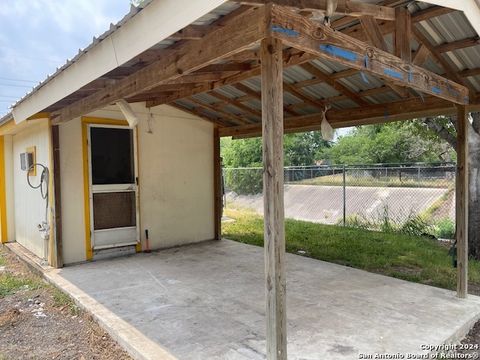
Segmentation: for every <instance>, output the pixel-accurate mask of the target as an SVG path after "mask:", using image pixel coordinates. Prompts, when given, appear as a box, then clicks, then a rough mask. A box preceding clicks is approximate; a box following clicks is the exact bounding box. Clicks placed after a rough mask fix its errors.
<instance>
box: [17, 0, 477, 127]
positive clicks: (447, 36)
mask: <svg viewBox="0 0 480 360" xmlns="http://www.w3.org/2000/svg"><path fill="white" fill-rule="evenodd" d="M366 2H371V3H378V2H379V1H377V0H367V1H366ZM406 3H408V4H409V9H410V11H411V12H416V11H420V10H424V9H426V8H428V7H430V6H431V5H429V4H427V3H422V2H406ZM240 6H241V5H240V4H238V3H235V2H226V3H224V4H223V5H221V6H220V7H218V8H216V9H215V10H213V11H212V12H210V13H209V14H207V15H205V16H202V17H201V18H199V19H198V20H196V21H195V22H193V23H192V24H193V25H209V24H211V23H212V22H214V21H216V20H218V19H219V18H220V17H222V16H225V15H227V14H229V13H230V12H232V11H234V10H236V9H238V8H239V7H240ZM147 7H148V5H147ZM140 11H142V10H141V9H139V8H135V7H132V8H131V10H130V13H129V14H127V15H126V16H125V17H124V18H123V19H122V20H120V21H119V22H118V23H117V24H116V25H112V26H111V27H110V29H109V30H108V31H107V32H105V33H104V34H102V35H101V36H99V37H98V38H95V39H94V40H93V42H92V44H90V45H89V46H88V47H87V48H85V49H83V50H80V51H79V53H78V54H77V55H76V56H75V57H74V58H73V59H72V60H69V61H67V63H66V64H65V65H64V66H62V67H61V68H59V69H58V70H57V71H56V72H55V74H53V75H50V76H49V77H48V78H47V79H46V80H45V81H44V82H42V83H41V84H40V85H38V86H37V87H36V88H35V89H34V90H33V91H36V90H38V89H39V88H41V87H42V86H43V85H45V84H46V83H48V81H50V80H51V79H52V78H53V77H55V76H56V75H57V74H58V73H60V72H61V71H63V70H65V69H66V68H68V67H69V66H70V65H71V64H73V63H74V62H75V61H76V60H78V59H79V58H80V57H81V56H82V55H83V54H85V53H87V52H88V51H89V50H90V49H91V48H92V47H93V46H95V45H97V44H98V43H99V42H101V41H103V40H104V39H105V38H107V37H108V36H109V35H111V34H112V33H113V32H114V31H115V30H116V29H118V28H120V27H121V26H122V25H123V24H124V23H126V22H127V21H128V20H129V19H131V18H132V17H134V16H135V15H136V14H138V13H139V12H140ZM337 18H340V16H335V19H337ZM415 26H417V27H418V29H419V30H420V31H421V32H422V33H423V34H424V35H425V36H426V37H427V39H429V40H430V41H431V42H432V44H434V45H441V44H444V43H446V42H453V41H457V40H462V39H466V38H470V37H474V36H477V34H476V32H475V30H474V29H473V28H472V26H471V25H470V24H469V22H468V20H467V18H466V17H465V16H464V14H463V13H461V12H458V11H454V12H451V13H449V14H445V15H442V16H439V17H436V18H431V19H428V20H425V21H422V22H420V23H417V24H416V25H415ZM385 41H386V43H387V46H388V47H389V49H390V50H392V49H393V37H392V35H391V34H390V35H387V36H385ZM176 42H177V41H176V40H174V39H172V38H168V39H165V40H163V41H161V42H159V43H158V44H157V45H155V46H154V47H153V48H154V49H163V48H168V47H169V46H171V45H172V44H175V43H176ZM417 47H418V44H417V42H416V41H412V48H413V49H417ZM442 56H444V57H445V58H446V60H447V61H448V62H449V63H451V64H452V67H453V68H454V69H455V70H458V71H461V70H464V69H474V68H480V45H477V46H472V47H469V48H466V49H461V50H455V51H451V52H448V53H445V54H443V55H442ZM311 63H312V64H313V65H314V66H316V67H318V68H319V69H321V70H322V71H324V72H325V73H328V74H332V73H337V72H341V71H344V70H347V69H348V68H347V67H346V66H343V65H341V64H338V63H335V62H332V61H329V60H326V59H316V60H313V61H311ZM423 66H424V67H425V68H426V69H428V70H430V71H433V72H436V73H439V74H443V73H444V70H443V69H442V68H441V67H440V66H439V65H438V64H437V63H436V62H434V61H433V60H432V59H431V58H428V59H427V60H426V62H425V64H423ZM313 78H314V76H313V75H312V74H310V73H309V72H307V71H305V70H304V69H303V68H301V67H299V66H293V67H290V68H287V69H285V70H284V81H285V82H287V83H289V84H296V83H301V82H302V81H307V80H310V79H313ZM336 81H338V82H339V83H341V84H342V85H344V86H345V87H347V88H348V89H350V90H351V91H354V92H362V91H368V90H372V89H377V88H382V87H385V83H384V82H383V81H382V80H381V79H379V78H376V77H373V76H371V75H369V74H367V73H357V74H355V75H352V76H349V77H347V78H342V79H338V80H336ZM468 81H470V82H471V83H472V85H474V86H475V88H476V89H477V90H479V89H480V76H475V77H470V78H469V80H468ZM242 84H243V85H246V86H248V87H249V88H251V89H252V90H254V91H256V92H260V91H261V84H260V77H255V78H252V79H248V80H244V81H242ZM215 91H217V92H218V93H219V94H222V95H224V96H227V97H228V98H231V99H236V98H238V97H242V96H244V95H245V94H244V93H243V92H242V91H240V90H238V89H236V88H235V87H233V86H225V87H222V88H220V89H216V90H215ZM300 92H302V93H304V94H305V95H306V96H309V97H312V98H314V99H318V100H322V99H329V98H334V97H340V96H341V95H342V94H341V93H340V92H339V91H338V90H336V89H334V88H333V87H332V86H330V85H327V84H325V83H317V84H313V85H310V86H307V87H304V88H302V89H301V90H300ZM28 96H29V95H27V96H26V97H28ZM26 97H24V98H23V99H25V98H26ZM193 98H194V99H196V100H198V101H200V102H203V103H205V104H215V103H218V102H220V100H219V99H217V98H215V97H213V96H211V95H208V94H197V95H194V96H193ZM23 99H22V100H23ZM364 99H365V100H366V101H369V102H371V103H372V104H381V103H388V102H392V101H397V100H399V99H400V97H399V96H398V95H397V94H395V93H394V92H393V91H387V92H385V93H382V94H380V93H375V94H371V95H369V96H365V97H364ZM22 100H21V101H22ZM284 101H285V105H287V106H289V105H299V104H302V100H301V99H299V98H298V97H297V96H295V95H293V94H290V93H288V92H287V91H285V92H284ZM176 103H177V104H179V105H181V106H186V107H187V108H189V109H193V108H196V107H197V105H196V104H193V103H191V102H189V101H188V99H185V100H178V101H176ZM243 104H244V105H246V106H249V107H251V108H252V109H255V110H258V111H259V110H260V109H261V103H260V102H259V101H258V99H255V98H249V99H247V100H245V101H243ZM332 106H333V107H334V108H338V109H348V108H354V107H357V106H358V105H357V104H356V103H355V102H354V101H352V100H351V99H349V98H346V97H344V98H339V99H336V101H335V103H334V104H333V105H332ZM222 110H224V111H231V112H232V114H238V113H239V109H238V108H236V107H233V106H230V105H228V106H227V105H226V106H223V107H222ZM202 111H204V113H207V114H210V115H214V116H215V117H217V118H218V117H220V118H221V116H220V115H219V114H218V113H216V112H214V111H212V110H209V109H204V110H202ZM318 111H319V109H318V108H317V107H314V106H312V105H302V106H296V107H295V112H296V113H298V114H311V113H317V112H318ZM243 116H244V117H245V118H249V119H255V118H254V117H251V115H250V114H248V115H246V114H245V115H243Z"/></svg>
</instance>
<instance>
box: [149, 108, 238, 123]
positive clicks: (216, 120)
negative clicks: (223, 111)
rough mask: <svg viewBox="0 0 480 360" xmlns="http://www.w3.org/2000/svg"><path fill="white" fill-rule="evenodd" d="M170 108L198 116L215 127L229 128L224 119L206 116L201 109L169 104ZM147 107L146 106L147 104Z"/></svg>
mask: <svg viewBox="0 0 480 360" xmlns="http://www.w3.org/2000/svg"><path fill="white" fill-rule="evenodd" d="M169 105H170V106H172V107H174V108H177V109H179V110H182V111H185V112H187V113H189V114H192V115H194V116H198V117H199V118H202V119H204V120H206V121H208V122H211V123H214V124H216V125H220V126H222V127H223V126H229V125H230V123H227V122H226V121H225V120H224V119H221V118H214V117H212V116H211V115H210V114H207V113H206V112H204V111H203V109H201V108H198V107H195V108H193V109H190V108H187V107H185V106H182V105H179V104H177V103H171V104H169ZM147 107H149V106H148V104H147Z"/></svg>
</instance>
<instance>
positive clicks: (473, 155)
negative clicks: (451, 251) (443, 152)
mask: <svg viewBox="0 0 480 360" xmlns="http://www.w3.org/2000/svg"><path fill="white" fill-rule="evenodd" d="M468 146H469V159H468V161H469V182H470V184H469V194H468V198H469V203H468V245H469V254H470V256H471V257H473V258H475V259H478V260H480V134H479V133H478V132H477V131H476V129H475V128H474V127H470V129H469V136H468Z"/></svg>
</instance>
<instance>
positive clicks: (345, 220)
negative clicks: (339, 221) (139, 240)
mask: <svg viewBox="0 0 480 360" xmlns="http://www.w3.org/2000/svg"><path fill="white" fill-rule="evenodd" d="M346 171H347V170H346V167H345V164H344V165H343V226H346V225H347V177H346V174H345V172H346Z"/></svg>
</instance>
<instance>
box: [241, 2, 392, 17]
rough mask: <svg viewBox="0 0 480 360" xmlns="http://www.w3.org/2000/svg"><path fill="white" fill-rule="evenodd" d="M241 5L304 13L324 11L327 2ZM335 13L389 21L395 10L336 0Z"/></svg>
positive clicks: (251, 3) (253, 3)
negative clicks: (369, 16) (280, 8)
mask: <svg viewBox="0 0 480 360" xmlns="http://www.w3.org/2000/svg"><path fill="white" fill-rule="evenodd" d="M239 2H241V3H243V4H250V5H258V6H260V5H265V4H267V3H274V4H277V5H281V6H285V7H288V8H291V9H294V10H304V11H318V10H320V11H326V10H327V5H328V1H327V0H241V1H239ZM335 12H336V13H338V14H342V15H348V16H352V17H360V16H364V15H371V16H373V17H375V18H377V19H382V20H390V21H393V20H394V19H395V10H394V9H393V8H391V7H388V6H379V5H374V4H369V3H364V2H360V1H350V0H338V1H337V7H336V11H335Z"/></svg>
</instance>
